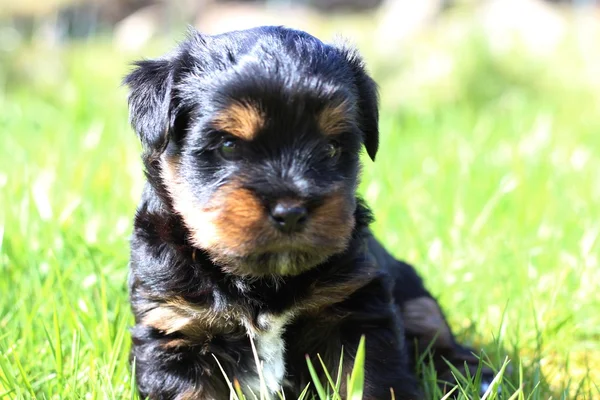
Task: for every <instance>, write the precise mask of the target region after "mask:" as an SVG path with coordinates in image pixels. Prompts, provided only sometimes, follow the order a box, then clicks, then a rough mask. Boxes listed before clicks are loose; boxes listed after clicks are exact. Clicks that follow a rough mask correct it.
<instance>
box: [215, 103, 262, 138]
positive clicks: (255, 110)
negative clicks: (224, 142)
mask: <svg viewBox="0 0 600 400" xmlns="http://www.w3.org/2000/svg"><path fill="white" fill-rule="evenodd" d="M213 126H214V127H215V128H216V129H219V130H222V131H225V132H227V133H230V134H232V135H234V136H237V137H239V138H240V139H243V140H252V139H254V138H255V137H256V135H258V133H259V132H260V130H261V129H262V128H263V127H264V126H265V115H264V112H263V111H262V110H261V109H260V108H259V107H258V106H256V105H255V104H249V103H233V104H231V105H230V106H229V107H227V108H226V109H224V110H222V111H221V112H219V113H218V114H217V116H216V118H215V119H214V120H213Z"/></svg>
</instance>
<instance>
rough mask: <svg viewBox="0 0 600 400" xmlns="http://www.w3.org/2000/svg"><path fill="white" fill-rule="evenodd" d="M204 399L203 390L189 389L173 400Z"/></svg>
mask: <svg viewBox="0 0 600 400" xmlns="http://www.w3.org/2000/svg"><path fill="white" fill-rule="evenodd" d="M203 398H205V394H204V391H203V390H198V389H189V390H186V391H185V392H183V393H180V394H178V395H177V397H176V398H175V400H200V399H203Z"/></svg>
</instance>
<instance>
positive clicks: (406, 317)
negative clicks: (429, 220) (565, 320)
mask: <svg viewBox="0 0 600 400" xmlns="http://www.w3.org/2000/svg"><path fill="white" fill-rule="evenodd" d="M369 250H370V252H371V254H372V255H373V256H374V257H375V259H376V261H377V263H378V264H379V265H380V266H381V267H382V268H383V269H384V270H386V271H387V272H388V273H389V274H390V275H391V276H392V277H393V279H394V289H393V295H394V302H395V303H396V305H397V307H398V309H399V310H400V313H401V318H402V322H403V325H404V330H405V338H406V344H407V348H408V349H409V352H410V354H409V356H410V361H411V363H412V366H413V368H414V369H415V370H416V369H417V365H416V362H417V360H418V356H419V355H420V354H423V352H425V351H427V350H428V349H429V350H430V351H431V354H432V356H433V362H434V365H435V368H436V371H437V375H438V379H439V380H440V381H441V382H442V383H441V384H442V385H443V386H447V387H449V385H448V384H450V385H452V384H455V383H456V382H455V379H454V377H453V375H452V373H451V370H450V368H449V367H448V365H447V363H446V362H445V361H444V360H447V361H449V362H450V363H451V364H452V365H454V366H455V367H456V368H457V369H459V370H460V371H461V372H466V370H465V365H466V368H468V370H469V373H470V375H471V376H474V375H475V373H476V371H477V367H478V365H479V360H478V358H477V357H475V356H474V355H473V353H477V352H476V351H475V350H474V349H471V348H468V347H465V346H462V345H460V344H459V343H458V342H457V341H456V339H455V337H454V335H453V333H452V330H451V329H450V326H449V325H448V322H447V321H446V318H445V316H444V313H443V312H442V310H441V308H440V306H439V304H438V303H437V301H436V300H435V298H434V297H433V296H432V295H431V294H430V293H429V292H428V291H427V289H426V288H425V286H424V284H423V280H422V279H421V277H420V276H419V275H418V274H417V272H416V270H415V269H414V267H413V266H411V265H410V264H407V263H405V262H403V261H399V260H396V259H395V258H394V257H393V256H392V255H391V254H389V253H388V252H387V251H386V250H385V249H384V248H383V246H382V245H381V244H380V243H379V242H378V241H377V240H376V239H375V238H373V237H372V238H371V239H370V240H369ZM493 378H494V373H493V371H492V370H491V369H489V368H487V367H484V368H482V383H481V384H482V389H483V388H486V387H487V385H489V384H490V383H491V381H492V379H493ZM444 382H445V383H444Z"/></svg>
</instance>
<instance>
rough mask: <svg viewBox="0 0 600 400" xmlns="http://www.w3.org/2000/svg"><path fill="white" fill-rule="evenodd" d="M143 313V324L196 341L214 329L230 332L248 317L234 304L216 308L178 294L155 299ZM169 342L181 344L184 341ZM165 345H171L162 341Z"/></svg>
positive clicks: (204, 337) (214, 330)
mask: <svg viewBox="0 0 600 400" xmlns="http://www.w3.org/2000/svg"><path fill="white" fill-rule="evenodd" d="M142 315H143V317H142V321H141V322H142V324H143V325H147V326H151V327H153V328H155V329H158V330H159V331H162V332H164V333H165V334H171V333H175V332H179V333H182V334H183V335H185V336H186V338H189V339H193V340H196V341H198V340H199V341H209V340H210V339H211V338H212V336H213V335H214V334H216V333H228V332H233V331H235V330H236V329H239V327H240V321H241V320H242V319H245V318H247V316H246V315H244V314H243V313H242V311H241V310H240V309H237V308H233V307H232V308H231V309H227V310H224V311H215V310H213V309H211V308H209V307H205V306H196V305H194V304H190V303H188V302H186V301H185V300H183V299H181V298H174V299H171V300H169V301H167V302H164V303H155V304H153V305H151V306H149V307H148V309H147V310H142ZM172 345H173V346H176V345H183V342H181V343H173V344H172ZM165 346H171V345H170V344H168V343H165Z"/></svg>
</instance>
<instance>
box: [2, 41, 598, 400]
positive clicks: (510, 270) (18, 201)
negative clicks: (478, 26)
mask: <svg viewBox="0 0 600 400" xmlns="http://www.w3.org/2000/svg"><path fill="white" fill-rule="evenodd" d="M432 48H436V47H435V44H434V45H432ZM437 49H438V50H439V51H447V52H449V53H450V56H451V57H453V59H454V60H455V61H456V63H455V67H454V68H455V69H454V70H453V71H452V72H450V75H448V76H447V77H445V78H444V80H443V81H442V82H440V83H439V85H437V86H436V85H435V84H429V85H428V86H427V88H426V90H427V92H423V93H421V94H419V95H418V96H416V95H415V93H417V92H416V91H413V92H411V93H412V95H411V96H409V95H408V93H407V97H406V98H403V97H402V87H403V85H406V87H408V85H409V84H410V83H411V82H412V81H411V80H410V75H407V74H405V71H406V70H407V69H409V68H411V65H413V64H410V63H408V64H406V63H405V64H403V65H401V66H398V65H395V64H394V63H393V60H379V59H375V58H373V59H371V60H369V61H370V62H371V65H372V70H373V71H374V72H375V75H376V78H377V79H378V81H379V82H380V85H381V90H382V99H383V105H382V121H381V131H382V137H381V143H382V144H381V151H380V153H379V154H378V156H377V162H376V163H374V164H373V163H371V162H370V161H367V160H366V158H365V168H364V173H363V178H364V179H363V185H362V187H361V192H362V193H363V194H364V196H365V197H366V199H367V200H368V201H369V203H370V204H371V205H372V206H373V208H374V210H375V212H376V216H377V221H376V223H375V225H374V230H375V232H376V234H377V236H378V237H379V238H380V239H381V240H382V241H383V242H385V243H386V245H387V246H388V247H389V248H390V249H391V250H392V252H393V253H394V254H395V255H397V256H399V257H402V258H405V259H408V260H409V261H412V262H414V263H416V265H418V266H419V270H420V272H421V273H422V274H423V276H424V277H425V279H426V282H427V285H428V287H429V288H430V289H431V291H432V293H434V294H435V295H436V296H438V297H439V300H440V302H441V304H442V305H443V307H444V309H445V310H446V312H447V314H448V317H449V320H450V322H451V325H452V326H453V327H455V329H456V331H457V332H458V336H459V337H460V339H461V341H463V342H465V343H466V344H470V345H474V346H476V347H480V348H483V349H484V353H482V354H481V356H482V359H483V360H484V362H485V363H486V364H488V365H489V366H491V367H492V368H493V369H494V371H495V372H496V373H497V374H498V377H499V378H498V381H497V383H498V384H499V385H500V386H501V387H502V390H501V393H500V394H499V395H498V394H497V391H496V390H495V388H492V390H491V391H490V392H489V394H488V396H487V398H488V399H493V398H500V399H509V398H516V399H529V398H531V399H547V398H549V397H550V396H552V398H590V399H591V398H595V397H599V396H600V390H599V388H598V385H599V382H600V375H599V374H598V371H599V370H600V344H599V342H600V328H599V327H600V313H599V312H598V310H600V296H598V293H597V292H598V282H600V267H599V266H598V255H599V254H600V252H599V244H598V242H599V240H598V236H599V235H600V207H598V204H600V178H599V177H600V175H599V174H598V171H600V136H599V135H598V132H599V131H600V115H598V112H597V110H598V109H600V108H599V107H598V105H599V104H598V97H597V96H596V94H595V93H594V91H593V90H591V89H590V88H588V87H586V85H585V82H581V79H579V78H580V77H577V76H576V73H577V70H576V69H569V68H572V67H571V65H572V64H574V62H573V60H572V58H571V54H570V53H565V55H564V57H559V56H557V57H556V59H555V60H553V62H552V63H545V64H543V65H541V66H540V65H536V64H535V62H534V61H527V63H528V64H525V65H522V64H523V63H524V62H525V61H523V60H525V58H518V57H515V55H505V56H498V55H494V54H491V53H490V52H489V51H488V50H487V49H486V48H485V46H483V45H482V44H481V43H479V42H477V41H475V42H473V43H466V44H462V45H457V46H456V47H455V48H450V49H445V50H444V47H443V46H442V48H441V50H440V49H439V48H437ZM153 51H155V53H154V54H158V53H160V51H158V50H157V49H154V50H153ZM133 57H134V56H132V55H123V54H121V55H120V54H116V53H115V52H114V51H113V50H112V49H111V48H110V47H109V46H107V45H104V44H102V43H98V44H93V45H92V44H88V45H86V46H75V47H74V48H70V49H65V50H61V51H60V53H57V52H56V51H53V52H50V51H47V50H43V49H34V50H31V51H27V50H22V51H21V52H19V53H18V54H17V53H15V54H12V55H10V57H5V56H2V57H1V58H0V60H3V61H2V64H0V83H1V85H2V87H3V90H2V91H1V92H0V109H1V110H2V112H0V135H1V136H0V205H1V206H0V398H3V397H6V398H30V397H38V398H86V399H88V398H90V399H109V398H114V399H122V398H126V397H133V398H135V396H136V395H135V394H134V393H133V390H132V388H133V387H134V384H133V381H132V375H131V370H130V368H129V365H128V361H127V358H128V353H127V350H128V347H129V334H128V331H127V328H128V327H129V326H130V325H131V323H132V317H131V315H130V311H129V306H128V302H127V294H126V287H125V282H126V274H127V261H128V235H129V232H130V228H131V219H132V216H133V213H134V210H135V203H136V201H137V198H138V196H139V193H140V190H141V185H142V182H143V175H142V171H141V165H140V162H139V158H138V152H139V145H138V143H137V139H136V138H135V135H134V134H133V133H132V132H131V130H130V129H129V127H128V123H127V110H126V100H125V92H124V89H122V88H120V87H119V83H120V79H121V76H122V75H123V74H124V73H125V71H126V70H127V62H128V61H130V59H131V58H133ZM561 59H565V60H564V62H561ZM411 62H412V63H414V66H418V60H412V61H411ZM548 70H550V71H552V73H547V71H548ZM390 71H393V73H392V72H390ZM540 71H546V73H544V74H542V73H541V72H540ZM569 76H573V79H572V81H569V79H568V78H569ZM444 82H451V83H452V85H451V88H450V87H449V86H448V85H444V84H443V83H444ZM568 82H571V83H572V84H567V83H568ZM436 88H437V89H436ZM413 89H414V88H413ZM450 89H452V90H450ZM423 90H425V89H423ZM288 346H293V344H288ZM506 357H508V360H509V364H508V365H509V366H510V368H505V367H506V363H505V360H506ZM336 373H337V371H334V370H330V375H331V376H330V378H331V381H330V380H329V379H328V380H326V381H323V382H321V384H322V387H323V390H324V391H325V396H326V398H327V396H329V398H331V399H332V400H333V399H334V398H335V386H336V385H335V383H336V382H338V381H339V379H346V377H339V376H337V375H336ZM422 373H423V387H424V391H425V393H426V394H428V396H429V397H431V398H439V397H441V396H442V394H441V393H440V392H439V389H438V387H437V384H436V376H435V371H434V370H433V369H432V368H431V366H429V365H428V364H427V363H424V364H423V371H422ZM459 382H462V385H461V387H460V388H458V389H456V390H455V394H457V395H458V396H459V397H461V396H462V398H471V397H473V396H474V395H475V393H476V390H477V388H476V385H471V384H468V383H467V382H463V380H461V379H460V378H459ZM332 383H334V385H333V386H332ZM311 387H312V388H313V389H314V388H315V386H314V385H313V386H311ZM327 390H329V394H327ZM343 395H345V394H344V393H342V394H341V395H340V396H342V397H343ZM316 398H322V397H320V396H319V395H317V397H316Z"/></svg>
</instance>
